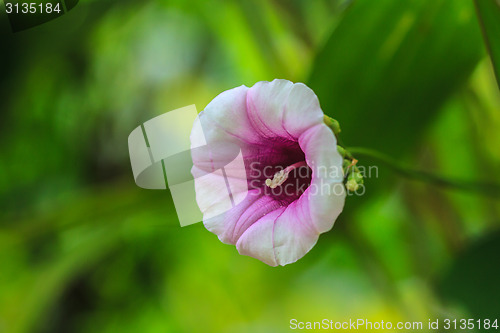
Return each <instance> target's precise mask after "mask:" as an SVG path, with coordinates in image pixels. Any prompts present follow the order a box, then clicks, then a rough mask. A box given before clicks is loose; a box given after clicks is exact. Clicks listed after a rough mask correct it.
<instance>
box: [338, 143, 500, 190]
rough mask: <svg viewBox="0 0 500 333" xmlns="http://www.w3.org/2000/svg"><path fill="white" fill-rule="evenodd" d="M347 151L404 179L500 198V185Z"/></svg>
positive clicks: (366, 151) (370, 151) (368, 151)
mask: <svg viewBox="0 0 500 333" xmlns="http://www.w3.org/2000/svg"><path fill="white" fill-rule="evenodd" d="M346 150H347V151H349V152H350V153H351V154H355V155H360V156H365V157H370V158H372V159H374V160H376V161H378V162H380V163H382V164H384V165H386V166H387V167H389V168H390V169H392V170H393V171H394V172H396V173H398V174H400V175H401V176H403V177H407V178H411V179H416V180H419V181H423V182H427V183H430V184H432V185H436V186H441V187H447V188H452V189H456V190H462V191H470V192H475V193H478V194H483V195H487V196H491V197H500V185H499V184H495V183H489V182H479V181H467V180H458V179H451V178H446V177H442V176H439V175H436V174H433V173H430V172H425V171H422V170H415V169H412V168H411V167H410V166H408V165H404V164H402V163H400V162H399V161H398V160H396V159H394V158H392V157H390V156H387V155H385V154H383V153H380V152H378V151H376V150H373V149H368V148H362V147H351V148H347V149H346Z"/></svg>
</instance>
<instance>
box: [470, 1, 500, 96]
mask: <svg viewBox="0 0 500 333" xmlns="http://www.w3.org/2000/svg"><path fill="white" fill-rule="evenodd" d="M474 2H475V4H476V9H477V14H478V16H479V22H480V23H481V29H482V30H483V36H484V39H485V40H486V46H487V47H488V52H489V54H490V57H491V61H492V62H493V67H494V69H495V75H496V77H497V83H498V86H499V87H500V1H499V0H475V1H474Z"/></svg>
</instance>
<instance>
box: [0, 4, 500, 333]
mask: <svg viewBox="0 0 500 333" xmlns="http://www.w3.org/2000/svg"><path fill="white" fill-rule="evenodd" d="M478 2H481V0H478ZM0 40H1V44H2V51H3V52H2V53H1V55H0V57H1V60H2V64H3V65H2V67H1V68H0V78H1V79H0V88H1V89H0V108H1V110H2V113H1V114H0V138H1V140H0V156H1V163H0V197H1V200H0V208H1V213H0V216H1V222H0V332H2V333H3V332H7V333H22V332H65V333H66V332H94V331H98V332H120V333H122V332H134V333H135V332H285V331H288V330H289V329H288V328H289V321H290V319H292V318H296V319H297V320H299V321H314V320H321V319H323V318H330V319H333V320H338V321H342V320H348V319H349V318H351V319H354V318H366V319H369V320H372V321H377V320H384V321H394V322H396V321H400V320H412V321H423V322H427V319H429V318H446V317H448V318H475V319H479V318H480V317H486V316H493V315H495V314H496V315H498V313H500V308H499V307H500V305H499V304H500V302H498V299H499V297H500V295H499V294H498V292H499V291H498V285H497V284H498V280H499V278H500V272H499V271H498V263H499V262H500V260H499V259H500V258H499V256H500V251H499V248H498V247H499V245H498V244H500V236H498V235H499V234H498V229H499V228H498V227H499V225H500V221H499V217H500V205H499V202H498V200H497V199H494V198H491V197H488V196H483V195H478V194H477V193H467V192H459V191H453V190H450V189H442V188H439V187H436V186H433V185H432V184H424V183H419V182H415V181H411V180H410V181H409V180H404V179H401V178H399V177H397V176H396V175H394V174H392V173H390V172H389V171H387V170H384V169H382V168H381V169H379V174H378V176H379V177H378V178H375V177H372V178H368V179H367V180H366V182H365V183H366V186H367V192H366V195H364V196H363V197H349V198H348V200H347V203H346V208H345V210H344V212H343V213H342V215H341V216H340V218H339V219H338V221H337V224H336V226H335V227H334V229H333V230H332V231H331V232H329V233H327V234H325V235H323V236H322V237H320V240H319V242H318V244H317V246H316V247H315V248H314V249H313V250H312V251H311V252H310V253H309V254H308V255H307V256H306V257H304V258H303V259H301V260H300V261H298V262H297V263H295V264H292V265H289V266H286V267H278V268H271V267H267V266H266V265H265V264H263V263H261V262H259V261H257V260H255V259H253V258H249V257H244V256H240V255H238V253H237V251H236V249H235V248H234V247H231V246H227V245H224V244H222V243H220V242H219V241H218V240H217V237H216V236H214V235H213V234H211V233H209V232H208V231H206V230H205V229H204V228H203V226H202V224H196V225H193V226H189V227H185V228H180V227H179V225H178V221H177V217H176V214H175V211H174V208H173V205H172V200H171V198H170V196H169V194H168V191H146V190H142V189H140V188H137V187H136V186H135V184H134V182H133V178H132V173H131V170H130V166H129V160H128V150H127V136H128V134H129V133H130V131H131V130H132V129H134V128H135V127H136V126H137V125H138V124H140V123H142V122H143V121H146V120H148V119H150V118H152V117H154V116H155V115H159V114H162V113H164V112H166V111H169V110H172V109H175V108H178V107H182V106H185V105H188V104H193V103H194V104H196V105H197V107H198V109H202V108H203V107H204V106H205V105H206V104H207V103H208V102H209V101H210V100H211V99H212V98H213V97H215V96H216V95H217V94H218V93H220V92H222V91H224V90H226V89H230V88H233V87H235V86H238V85H241V84H246V85H248V86H250V85H253V84H254V83H255V82H256V81H260V80H272V79H274V78H286V79H290V80H292V81H302V82H306V83H308V84H310V85H311V87H313V89H314V90H315V91H316V92H317V94H318V96H319V98H320V102H321V104H322V106H323V109H324V111H325V112H326V113H327V114H329V115H331V116H333V117H335V118H337V119H338V120H340V121H341V125H342V129H343V132H342V137H343V139H344V140H345V141H346V142H345V143H346V144H348V145H363V146H367V147H374V148H377V149H379V150H381V151H383V152H385V153H388V154H391V155H392V156H393V157H395V158H398V159H401V160H404V161H405V162H406V163H410V164H411V165H413V166H414V167H415V168H420V169H423V170H429V171H430V170H432V171H433V172H436V173H439V174H442V175H448V176H452V177H455V178H460V179H466V180H481V181H486V182H492V183H493V182H497V183H498V182H499V181H500V176H499V175H498V171H499V170H500V150H499V149H498V147H499V146H500V131H499V128H500V113H499V112H498V111H499V110H500V95H499V91H498V87H497V86H496V83H495V77H494V70H493V67H492V65H491V62H490V59H489V58H488V53H487V52H486V51H485V47H484V42H483V38H482V36H481V30H480V28H479V22H478V20H477V16H476V11H475V9H474V3H473V2H472V1H469V0H428V1H427V0H426V1H424V0H418V1H417V0H409V1H400V0H380V1H369V0H357V1H342V0H319V1H299V0H293V1H286V0H272V1H265V0H256V1H250V0H239V1H222V0H217V1H210V2H208V1H202V0H199V1H181V0H172V1H167V0H164V1H159V0H158V1H140V2H139V1H130V0H125V1H123V0H122V1H111V0H108V1H80V3H79V5H78V6H76V7H75V8H74V9H73V10H72V11H70V12H69V13H67V14H65V15H64V16H62V17H60V18H58V19H57V20H54V21H51V22H48V23H47V24H44V25H42V26H39V27H36V28H33V29H30V30H26V31H23V32H19V33H15V34H13V33H12V32H10V30H9V25H8V21H7V19H6V17H5V15H0ZM372 162H373V161H370V160H369V159H365V160H361V161H360V163H361V164H364V165H370V164H371V163H372ZM373 176H374V175H373ZM495 231H496V232H495ZM478 304H482V305H481V306H478Z"/></svg>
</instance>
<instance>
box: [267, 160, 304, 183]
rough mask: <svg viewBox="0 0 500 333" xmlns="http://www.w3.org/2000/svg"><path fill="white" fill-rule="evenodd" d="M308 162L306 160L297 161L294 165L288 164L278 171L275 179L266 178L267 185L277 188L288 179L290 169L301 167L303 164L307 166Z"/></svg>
mask: <svg viewBox="0 0 500 333" xmlns="http://www.w3.org/2000/svg"><path fill="white" fill-rule="evenodd" d="M306 165H307V163H306V162H305V161H301V162H297V163H294V164H292V165H289V166H287V167H286V168H284V169H282V170H280V171H278V172H276V173H275V174H274V177H273V179H270V178H268V179H266V185H267V186H268V187H270V188H276V187H278V186H280V185H281V184H283V183H284V182H285V181H286V180H287V179H288V174H289V173H290V171H292V170H294V169H297V168H300V167H302V166H306Z"/></svg>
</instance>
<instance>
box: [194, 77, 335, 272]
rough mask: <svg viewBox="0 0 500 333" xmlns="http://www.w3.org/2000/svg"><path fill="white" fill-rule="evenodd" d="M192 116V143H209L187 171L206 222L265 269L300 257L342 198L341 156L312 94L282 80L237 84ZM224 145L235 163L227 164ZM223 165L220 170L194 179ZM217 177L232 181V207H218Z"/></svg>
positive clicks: (223, 194) (324, 228)
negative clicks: (235, 157)
mask: <svg viewBox="0 0 500 333" xmlns="http://www.w3.org/2000/svg"><path fill="white" fill-rule="evenodd" d="M197 120H198V122H199V124H201V127H200V126H196V125H195V126H194V127H193V131H192V133H191V145H192V147H193V148H195V147H200V146H203V145H204V144H206V145H207V147H208V148H207V149H201V150H200V149H198V150H196V149H193V153H192V157H193V165H194V166H193V169H192V174H193V175H194V176H195V190H196V200H197V203H198V206H199V207H200V209H201V211H202V213H203V223H204V225H205V227H206V228H207V229H208V230H209V231H211V232H213V233H214V234H216V235H217V236H218V238H219V239H220V240H221V241H222V242H224V243H227V244H233V245H236V248H237V249H238V252H239V253H240V254H242V255H248V256H251V257H254V258H257V259H259V260H261V261H263V262H264V263H266V264H268V265H271V266H277V265H286V264H289V263H293V262H295V261H297V260H298V259H300V258H302V257H303V256H304V255H305V254H306V253H307V252H309V251H310V250H311V249H312V248H313V246H314V245H315V244H316V242H317V241H318V237H319V235H320V234H321V233H324V232H327V231H329V230H330V229H331V228H332V227H333V224H334V222H335V220H336V219H337V217H338V215H339V214H340V213H341V212H342V209H343V207H344V200H345V187H344V185H343V180H344V173H343V171H342V163H343V158H342V156H341V155H340V154H339V152H338V151H337V141H336V138H335V135H334V133H333V132H332V130H331V129H330V128H329V127H328V126H327V125H325V123H324V114H323V111H322V110H321V108H320V105H319V101H318V98H317V96H316V95H315V94H314V92H313V91H312V90H311V89H310V88H308V87H307V86H306V85H304V84H302V83H292V82H290V81H287V80H274V81H272V82H258V83H256V84H255V85H254V86H253V87H251V88H248V87H246V86H241V87H237V88H234V89H231V90H228V91H225V92H223V93H221V94H220V95H218V96H217V97H216V98H215V99H214V100H212V102H210V103H209V104H208V105H207V107H206V108H205V109H204V110H203V111H202V112H201V113H200V114H199V116H198V119H197ZM230 147H237V150H238V151H239V156H240V157H241V158H242V161H243V163H241V164H239V165H240V166H239V167H238V166H236V165H237V164H234V165H228V160H231V158H228V156H229V155H231V154H232V153H230V152H229V151H230V150H232V149H231V148H230ZM224 165H225V167H224V172H223V173H213V174H212V176H210V177H200V174H209V173H210V172H211V171H214V170H215V169H217V168H221V167H223V166H224ZM221 177H225V178H224V180H225V181H226V185H227V184H230V185H231V184H236V185H231V188H232V189H236V190H235V191H234V193H233V194H232V196H231V201H232V202H233V204H234V205H233V206H228V205H226V204H222V202H223V201H224V200H225V199H224V198H227V192H226V191H225V190H224V189H223V188H222V187H223V186H221V185H220V184H221V182H220V181H217V178H218V179H219V180H220V179H221ZM222 184H224V182H222ZM238 189H243V190H241V191H240V190H238ZM226 201H227V200H226Z"/></svg>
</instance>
